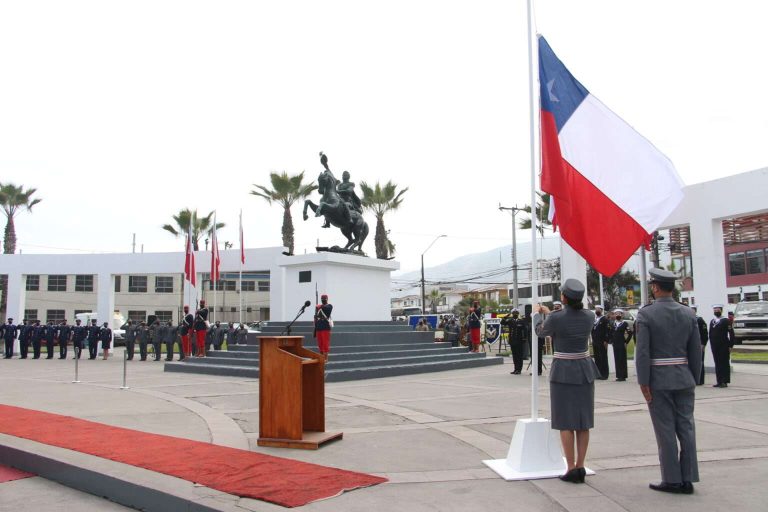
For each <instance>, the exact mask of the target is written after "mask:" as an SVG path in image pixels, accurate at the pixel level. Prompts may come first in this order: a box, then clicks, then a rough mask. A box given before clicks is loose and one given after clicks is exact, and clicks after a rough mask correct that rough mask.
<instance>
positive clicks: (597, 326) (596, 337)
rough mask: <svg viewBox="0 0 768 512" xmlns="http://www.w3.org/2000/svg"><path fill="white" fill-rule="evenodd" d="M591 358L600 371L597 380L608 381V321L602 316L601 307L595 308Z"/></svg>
mask: <svg viewBox="0 0 768 512" xmlns="http://www.w3.org/2000/svg"><path fill="white" fill-rule="evenodd" d="M592 356H593V357H594V358H595V365H597V369H598V370H600V376H599V377H598V379H600V380H607V379H608V372H609V368H608V319H607V318H606V317H605V315H603V306H602V305H599V304H598V305H597V306H595V323H594V325H593V326H592Z"/></svg>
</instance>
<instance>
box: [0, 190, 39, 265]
mask: <svg viewBox="0 0 768 512" xmlns="http://www.w3.org/2000/svg"><path fill="white" fill-rule="evenodd" d="M35 192H37V189H35V188H30V189H27V190H24V186H21V187H17V186H16V185H13V184H11V183H7V184H5V185H3V184H0V205H2V207H3V213H5V217H6V219H7V222H6V224H5V236H4V238H3V253H5V254H13V253H15V252H16V225H15V224H14V218H15V217H16V215H17V214H18V213H19V212H21V211H24V210H27V211H32V207H33V206H35V205H36V204H37V203H39V202H40V201H42V199H32V195H33V194H34V193H35Z"/></svg>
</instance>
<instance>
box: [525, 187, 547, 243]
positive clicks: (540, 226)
mask: <svg viewBox="0 0 768 512" xmlns="http://www.w3.org/2000/svg"><path fill="white" fill-rule="evenodd" d="M536 194H537V195H538V196H539V199H540V200H541V201H537V203H538V204H537V205H536V231H538V232H539V233H541V235H542V236H544V229H545V228H548V227H552V223H551V222H550V221H549V199H550V196H549V194H546V193H541V192H536ZM523 210H524V211H525V212H527V213H528V214H529V215H530V213H531V205H527V206H525V207H524V208H523ZM518 226H520V229H531V219H530V217H529V218H527V219H521V220H520V223H519V224H518Z"/></svg>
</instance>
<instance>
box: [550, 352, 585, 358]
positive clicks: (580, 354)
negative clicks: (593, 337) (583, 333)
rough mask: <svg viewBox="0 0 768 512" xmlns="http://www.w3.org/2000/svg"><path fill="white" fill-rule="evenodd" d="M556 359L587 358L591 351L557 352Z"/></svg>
mask: <svg viewBox="0 0 768 512" xmlns="http://www.w3.org/2000/svg"><path fill="white" fill-rule="evenodd" d="M553 357H554V358H555V359H586V358H588V357H589V351H586V352H555V355H554V356H553Z"/></svg>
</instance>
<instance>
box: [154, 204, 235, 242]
mask: <svg viewBox="0 0 768 512" xmlns="http://www.w3.org/2000/svg"><path fill="white" fill-rule="evenodd" d="M213 213H214V212H211V213H209V214H208V215H205V216H204V217H201V216H199V215H198V214H197V208H195V210H190V209H189V208H184V209H183V210H181V211H179V213H178V214H176V215H174V216H173V221H174V222H175V225H173V224H165V225H164V226H163V229H164V230H166V231H168V232H169V233H171V234H172V235H173V236H176V237H179V236H187V233H188V232H189V227H190V225H191V226H192V249H193V250H195V251H199V250H200V247H199V242H200V237H202V236H203V235H205V234H206V233H208V232H209V231H210V230H211V229H212V228H213V226H212V224H213ZM225 225H226V224H224V223H223V222H217V223H216V229H221V228H223V227H224V226H225Z"/></svg>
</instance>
